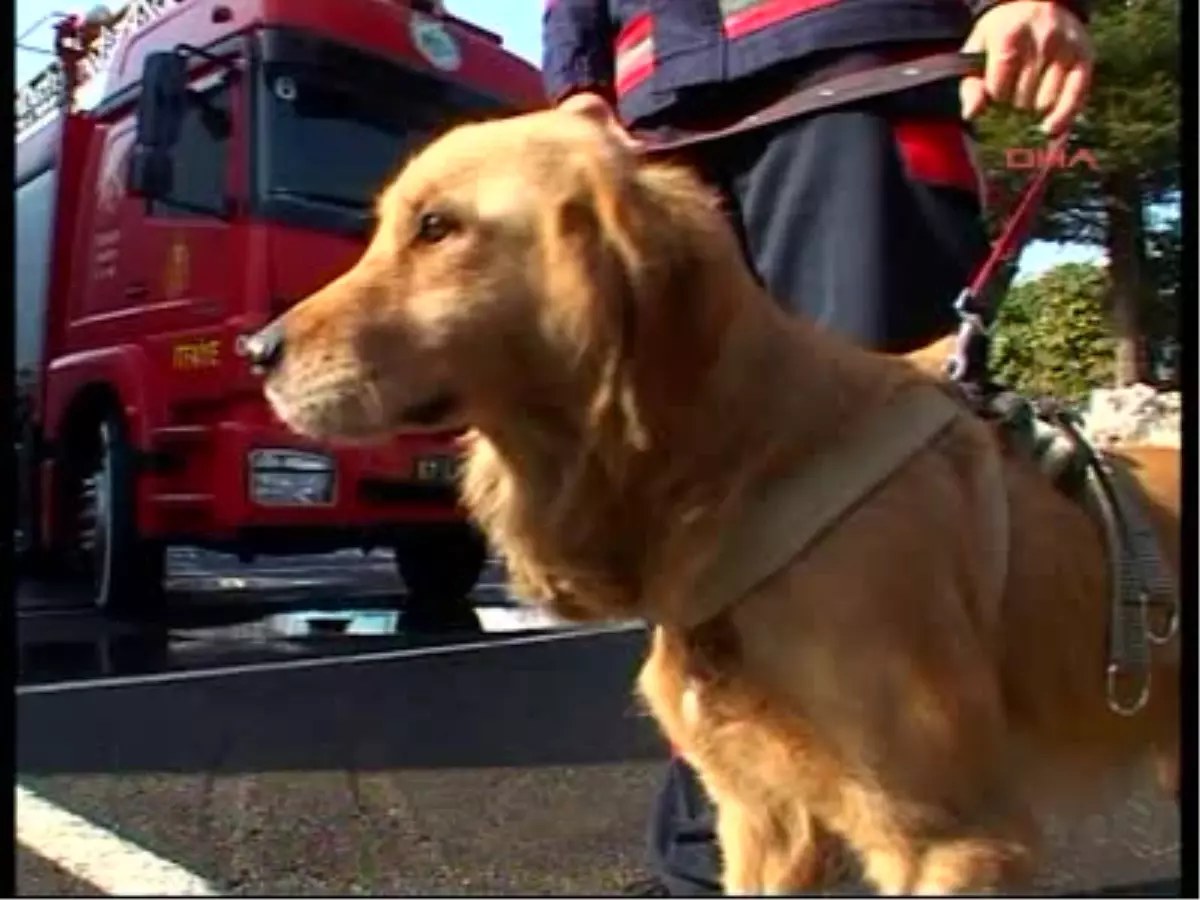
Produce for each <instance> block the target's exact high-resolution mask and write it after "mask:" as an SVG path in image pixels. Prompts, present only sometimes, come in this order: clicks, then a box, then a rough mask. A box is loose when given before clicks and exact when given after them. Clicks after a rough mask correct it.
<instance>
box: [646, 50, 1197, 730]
mask: <svg viewBox="0 0 1200 900" xmlns="http://www.w3.org/2000/svg"><path fill="white" fill-rule="evenodd" d="M981 64H982V60H981V59H980V58H979V57H977V56H967V55H959V54H941V55H936V56H931V57H929V58H927V59H924V60H918V61H913V62H909V63H904V64H901V65H895V66H885V67H881V68H879V69H874V70H871V71H870V72H866V73H854V74H852V75H848V76H842V77H841V78H839V79H833V80H831V81H829V82H825V83H823V84H821V85H818V86H816V87H814V88H809V89H807V90H802V91H799V92H797V93H794V94H791V95H789V96H787V97H785V98H783V99H782V100H781V101H779V102H777V103H776V104H774V105H773V106H771V107H768V108H767V109H764V110H760V111H759V112H758V113H756V114H755V115H753V116H751V117H750V118H749V119H747V120H744V121H741V122H737V123H734V124H733V125H732V126H730V127H729V128H728V129H727V131H728V132H729V133H736V132H739V131H744V130H748V129H750V128H754V127H762V126H763V125H765V124H770V123H773V122H776V121H782V120H785V119H787V118H790V117H793V116H796V115H802V114H808V113H810V112H813V111H816V110H819V109H823V108H825V107H826V105H836V104H838V103H839V102H846V101H847V99H849V98H854V99H857V98H859V97H862V96H869V95H871V94H872V93H873V92H876V91H877V90H878V85H879V84H880V83H881V82H892V81H894V80H896V79H897V78H901V79H910V80H911V81H913V82H919V83H928V82H929V81H933V80H937V79H939V78H946V77H952V76H956V75H957V76H961V75H964V74H967V73H968V72H971V71H978V69H979V68H980V66H981ZM710 137H712V135H704V136H703V138H710ZM1068 138H1069V135H1068V134H1065V133H1064V134H1063V135H1060V136H1059V137H1057V138H1055V140H1054V143H1053V145H1052V152H1049V153H1047V154H1046V161H1045V162H1043V164H1042V165H1041V167H1040V169H1039V171H1038V172H1036V173H1035V175H1034V177H1033V178H1032V179H1031V180H1030V182H1029V184H1028V185H1027V186H1026V188H1025V190H1024V192H1023V194H1022V196H1021V198H1020V199H1019V200H1018V202H1017V205H1016V207H1015V209H1014V211H1013V213H1012V215H1011V216H1010V217H1009V220H1008V222H1007V223H1006V225H1005V228H1004V229H1003V231H1002V232H1001V234H1000V237H999V238H998V239H997V241H996V243H995V244H994V245H993V247H992V249H991V252H990V253H989V255H988V257H987V259H986V260H985V261H984V263H983V265H982V266H981V267H980V268H979V270H978V272H977V273H976V274H975V277H974V278H972V280H971V283H970V284H969V285H968V286H967V287H966V288H965V289H964V290H963V291H962V293H961V294H960V295H959V296H958V298H957V299H956V300H955V303H954V308H955V311H956V312H957V313H958V315H959V319H960V321H961V327H960V329H959V333H958V338H957V342H956V348H955V352H954V354H953V356H952V357H951V359H949V360H948V361H947V365H946V374H947V375H948V376H949V382H948V383H947V384H944V385H941V386H939V385H935V384H922V385H919V386H917V387H913V388H909V389H907V390H904V391H902V392H901V393H900V394H898V395H897V396H896V397H894V398H892V399H891V401H890V402H888V403H887V404H885V405H884V406H883V407H881V408H880V409H878V410H877V411H874V412H873V413H872V414H871V415H869V416H867V417H865V418H864V419H863V420H862V421H860V422H859V423H858V425H857V426H856V429H855V431H854V432H853V433H852V434H851V435H850V436H849V437H848V438H847V439H846V440H845V441H839V442H838V444H837V446H836V447H834V448H832V449H830V450H829V451H827V452H826V453H825V454H823V455H821V456H820V457H819V458H818V459H816V460H815V461H813V462H809V463H806V464H805V465H804V467H803V468H801V469H800V470H798V471H796V472H794V473H792V474H791V475H789V476H787V477H786V478H784V479H783V480H781V481H777V482H774V483H772V484H770V485H768V486H767V489H766V491H765V492H764V493H762V494H761V495H760V496H758V497H757V498H756V499H755V500H754V501H753V502H752V503H751V504H750V505H749V506H748V508H747V509H746V510H745V511H744V512H743V513H742V515H741V517H740V518H739V520H738V521H737V522H735V523H734V524H733V525H732V526H731V527H730V528H729V530H728V532H727V535H726V538H725V540H724V541H723V542H722V543H721V544H720V545H719V547H718V549H717V552H716V555H715V557H714V558H713V559H712V560H711V562H710V564H709V565H708V567H707V569H706V570H705V571H704V572H703V574H702V577H701V578H700V579H698V581H697V585H696V587H695V588H694V589H693V593H692V597H691V599H690V602H689V615H688V616H687V617H686V618H685V619H684V620H681V621H675V622H674V623H673V624H675V625H678V626H682V627H685V628H691V627H695V626H697V625H699V624H701V623H703V622H705V621H708V620H710V619H712V618H713V617H714V616H716V615H718V614H719V613H720V612H721V610H723V609H725V608H727V607H728V606H729V605H731V604H732V603H735V602H737V600H739V599H740V598H741V597H743V596H745V595H746V594H747V593H748V592H750V591H751V590H753V589H754V588H755V587H756V586H757V585H758V584H761V583H762V582H763V581H764V580H765V579H767V578H768V577H770V576H771V575H774V574H775V573H776V572H778V571H779V570H780V569H782V568H783V567H784V566H785V565H786V564H787V563H788V562H790V561H791V560H793V559H795V558H796V557H797V556H798V555H800V554H802V553H803V552H805V551H806V550H807V549H809V548H811V547H812V546H813V544H814V543H816V542H817V541H819V540H820V538H821V537H822V536H823V535H824V534H825V533H827V532H828V531H829V529H831V528H832V527H834V526H835V525H836V524H837V523H838V522H839V521H840V520H841V519H842V518H843V517H844V516H845V515H847V514H848V513H849V512H851V511H852V510H853V509H854V508H856V507H857V506H858V505H859V504H860V503H862V502H863V501H864V500H866V499H868V498H869V497H870V496H871V495H872V494H873V493H874V492H875V491H876V490H877V489H878V488H879V487H880V486H882V485H883V484H884V483H886V481H887V480H888V478H890V477H891V476H892V475H894V474H895V473H896V472H897V471H898V470H900V469H901V468H902V467H903V466H904V465H905V463H907V462H908V461H909V460H910V459H911V458H912V457H913V456H914V455H915V454H916V453H918V452H919V451H920V450H922V449H923V448H925V447H927V446H929V445H930V444H931V443H932V442H934V441H935V440H936V439H937V438H938V436H939V435H941V434H942V433H943V432H944V431H945V430H946V429H947V428H948V427H949V426H950V425H951V423H952V422H953V421H954V420H955V418H956V417H957V416H959V415H962V414H964V413H970V414H974V415H977V416H979V417H982V418H983V419H984V420H987V421H990V422H992V423H993V424H994V425H995V426H996V428H997V433H998V436H999V438H1000V440H1001V444H1002V445H1003V446H1004V447H1006V448H1007V449H1009V450H1012V451H1015V452H1017V453H1023V454H1025V455H1026V456H1028V457H1029V458H1031V459H1033V460H1034V461H1035V462H1036V463H1037V465H1038V467H1039V468H1040V469H1041V471H1042V472H1043V474H1045V475H1046V477H1047V478H1048V479H1050V481H1051V482H1052V483H1053V484H1054V485H1055V486H1056V487H1057V488H1058V489H1059V490H1061V491H1063V492H1064V493H1065V494H1066V495H1067V496H1069V497H1071V498H1072V499H1073V500H1075V501H1076V502H1078V503H1080V504H1081V505H1082V506H1084V508H1085V509H1087V510H1088V512H1089V513H1090V514H1092V516H1093V517H1094V518H1095V519H1096V520H1097V521H1098V522H1099V523H1100V525H1101V528H1102V531H1103V534H1104V540H1105V545H1106V551H1107V556H1108V559H1109V562H1110V569H1111V571H1110V578H1109V581H1110V584H1111V599H1110V617H1109V635H1108V663H1107V667H1106V671H1105V679H1106V689H1107V697H1108V704H1109V707H1110V709H1111V710H1112V711H1113V712H1114V713H1116V714H1118V715H1123V716H1132V715H1134V714H1136V713H1137V712H1139V711H1140V710H1141V709H1142V708H1143V707H1144V706H1145V705H1146V703H1147V702H1148V700H1149V696H1150V687H1151V684H1150V680H1151V676H1150V673H1151V654H1152V649H1151V645H1163V644H1167V643H1169V642H1170V641H1171V640H1172V639H1173V638H1174V637H1175V635H1176V634H1177V633H1178V630H1179V590H1178V585H1177V584H1176V580H1175V577H1174V575H1173V572H1172V568H1171V566H1170V565H1169V564H1168V563H1167V561H1166V559H1165V558H1164V557H1163V553H1162V548H1161V546H1160V545H1159V541H1158V539H1157V537H1156V536H1155V534H1154V531H1153V528H1152V527H1151V525H1150V523H1149V519H1148V516H1147V513H1146V510H1145V508H1144V503H1143V500H1142V497H1141V492H1140V490H1139V488H1138V486H1137V484H1136V482H1135V481H1134V479H1133V478H1132V477H1131V476H1130V475H1129V474H1128V473H1127V472H1126V471H1125V469H1124V468H1123V466H1122V465H1121V464H1120V463H1119V462H1117V461H1116V460H1115V457H1112V456H1109V455H1107V454H1105V453H1104V452H1103V451H1100V450H1098V449H1097V448H1096V447H1094V446H1093V445H1092V444H1091V443H1090V442H1089V441H1088V440H1087V439H1086V438H1085V437H1084V435H1083V434H1082V432H1081V431H1080V428H1079V421H1078V419H1077V418H1076V417H1075V416H1074V414H1072V413H1071V412H1070V411H1068V410H1067V409H1066V408H1064V407H1062V406H1061V405H1060V404H1056V403H1053V402H1051V401H1045V400H1039V401H1034V400H1031V399H1029V398H1026V397H1023V396H1021V395H1019V394H1017V393H1015V392H1013V391H1011V390H1008V389H1005V388H1003V387H1002V386H999V385H996V384H994V383H993V382H991V381H990V380H989V379H988V377H987V357H988V338H989V334H990V331H991V323H992V319H993V314H994V308H995V305H996V304H995V298H994V297H992V296H991V289H992V287H993V284H994V282H995V276H996V274H997V273H998V272H999V271H1000V270H1001V268H1002V267H1003V266H1004V265H1005V264H1006V263H1009V262H1011V261H1013V260H1015V258H1016V256H1017V254H1018V253H1019V252H1020V250H1021V248H1022V246H1023V244H1024V242H1025V238H1026V237H1027V235H1028V232H1029V230H1030V228H1031V225H1032V222H1033V218H1034V213H1035V212H1036V209H1037V205H1038V203H1039V202H1040V200H1041V198H1042V196H1043V194H1044V193H1045V189H1046V186H1047V184H1048V181H1049V177H1050V173H1051V171H1052V169H1053V166H1054V164H1053V160H1054V159H1057V158H1059V156H1060V155H1061V154H1058V153H1055V152H1053V151H1054V150H1065V149H1066V144H1067V141H1068ZM698 139H701V136H697V135H690V134H686V133H683V134H676V135H672V136H670V137H669V138H667V139H666V140H662V139H661V138H660V140H659V141H658V142H656V143H654V144H652V145H651V146H650V147H649V148H648V152H649V153H651V154H653V153H661V152H673V151H675V150H678V149H680V148H682V147H685V146H687V145H688V144H690V143H693V142H694V141H696V140H698ZM994 462H995V463H996V468H995V479H996V482H997V485H998V487H997V490H996V491H994V492H993V497H992V502H991V506H992V507H993V509H991V510H990V515H989V521H990V527H991V533H992V535H993V537H994V539H995V546H993V547H991V548H990V550H991V552H992V559H993V562H994V566H995V570H996V575H997V577H996V581H995V583H996V584H997V588H998V590H1000V591H1002V590H1003V583H1004V581H1005V579H1006V577H1007V566H1008V551H1009V531H1008V506H1007V498H1006V497H1005V496H1004V492H1003V490H1002V481H1001V479H1002V471H1001V468H1000V466H999V452H998V453H997V454H996V460H994ZM1154 609H1165V624H1162V625H1161V627H1159V628H1155V627H1154V624H1153V623H1152V614H1151V611H1152V610H1154ZM1160 619H1161V617H1160ZM1130 684H1133V685H1135V687H1133V688H1130V687H1129V685H1130Z"/></svg>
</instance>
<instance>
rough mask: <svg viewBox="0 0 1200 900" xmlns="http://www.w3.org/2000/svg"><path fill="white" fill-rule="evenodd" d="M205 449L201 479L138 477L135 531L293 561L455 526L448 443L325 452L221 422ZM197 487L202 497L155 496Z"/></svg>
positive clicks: (267, 431) (265, 426) (452, 455)
mask: <svg viewBox="0 0 1200 900" xmlns="http://www.w3.org/2000/svg"><path fill="white" fill-rule="evenodd" d="M205 451H206V452H204V453H203V454H202V455H203V457H207V459H205V460H204V462H205V463H206V465H203V469H205V470H207V471H206V473H205V475H206V477H200V478H196V477H194V476H189V477H188V478H187V479H186V480H184V479H179V478H172V477H171V476H169V475H166V476H162V477H159V478H148V479H143V489H144V490H145V491H146V496H144V498H143V500H144V501H145V503H144V505H143V508H144V509H146V510H147V511H148V512H150V513H151V515H150V516H149V517H148V521H146V522H145V523H144V525H143V530H144V531H146V532H150V533H154V534H155V535H156V536H157V537H159V538H160V539H163V540H167V541H170V542H179V543H194V544H201V545H209V546H214V547H221V548H225V549H231V550H233V551H234V552H250V553H258V552H261V553H302V552H320V551H324V550H332V549H337V548H340V547H360V546H372V545H377V544H387V543H389V542H390V541H391V540H392V539H393V538H394V536H395V535H396V534H397V533H398V532H399V531H401V530H403V529H406V528H412V527H428V526H430V525H435V524H436V523H446V524H447V525H450V524H453V523H459V522H461V521H463V519H464V514H463V511H462V509H461V507H460V506H459V505H458V502H457V491H456V488H455V478H456V460H457V457H458V450H457V447H456V446H455V443H454V440H453V438H450V437H442V436H429V437H415V438H405V439H404V440H402V441H396V442H393V443H390V444H387V445H383V446H379V447H363V448H340V447H339V448H336V449H335V448H331V447H329V446H324V445H319V444H314V443H312V442H308V441H305V440H304V439H302V438H299V437H297V436H296V435H295V434H293V433H291V432H289V431H287V430H286V429H284V428H283V427H282V426H276V425H274V423H245V422H228V421H227V422H224V423H221V424H220V425H218V426H216V428H215V431H214V432H213V433H212V440H211V443H209V445H208V447H206V448H205ZM192 462H193V463H197V464H198V463H200V462H201V459H199V458H195V457H193V458H192ZM322 466H325V467H326V469H327V471H324V472H322V471H319V470H320V469H321V467H322ZM197 474H198V473H197ZM200 483H204V484H206V486H207V490H206V491H204V492H202V493H189V492H184V491H180V490H175V491H172V490H170V489H164V488H165V487H166V485H167V484H172V485H173V486H174V487H175V488H179V487H180V486H182V485H187V486H189V487H190V485H191V484H200ZM326 483H327V484H328V489H327V490H326V489H324V488H323V487H322V485H324V484H326ZM297 484H299V485H301V489H300V490H295V487H296V485H297Z"/></svg>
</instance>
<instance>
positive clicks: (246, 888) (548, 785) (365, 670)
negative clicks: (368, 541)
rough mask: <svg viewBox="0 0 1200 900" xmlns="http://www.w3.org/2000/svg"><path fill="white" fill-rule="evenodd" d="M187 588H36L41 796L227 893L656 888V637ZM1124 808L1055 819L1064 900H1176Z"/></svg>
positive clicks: (198, 568)
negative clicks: (81, 591)
mask: <svg viewBox="0 0 1200 900" xmlns="http://www.w3.org/2000/svg"><path fill="white" fill-rule="evenodd" d="M172 576H173V579H174V580H173V583H172V587H173V593H174V601H175V602H174V603H173V609H172V612H171V614H170V615H169V616H168V618H167V621H166V623H165V624H164V626H163V627H160V628H154V629H148V628H144V627H141V628H139V627H135V626H132V625H124V626H115V625H109V624H105V623H103V622H101V621H100V620H99V619H98V618H97V617H95V616H94V615H91V614H90V613H89V612H87V611H85V610H81V609H79V608H78V607H77V606H73V605H72V601H71V598H70V597H67V596H63V595H60V594H56V593H55V592H53V591H49V590H47V589H45V588H44V587H43V586H38V585H26V586H24V588H23V589H22V591H21V594H20V597H19V612H18V620H17V627H18V645H19V646H18V649H19V654H18V656H19V662H20V665H19V669H20V682H21V683H20V686H19V687H18V695H17V731H16V734H17V771H18V782H19V784H20V785H21V787H22V789H25V790H28V791H32V792H34V793H35V794H36V796H37V797H39V798H41V799H42V800H45V801H49V803H50V804H53V808H56V809H61V810H66V811H69V812H70V813H74V814H76V815H78V816H82V817H83V818H84V819H86V820H87V821H88V822H89V823H91V824H92V825H93V826H98V827H97V828H96V829H95V830H96V831H100V830H101V829H102V830H103V831H100V833H102V834H115V835H118V836H119V839H120V840H122V841H123V842H125V843H126V844H132V845H135V846H136V847H138V848H141V850H143V851H149V853H152V854H154V856H155V857H157V858H159V859H162V860H168V861H170V862H171V863H174V864H175V865H176V866H179V867H182V868H183V869H184V870H187V872H189V873H192V874H194V875H195V876H197V877H198V878H199V879H203V881H204V882H205V883H207V884H208V885H211V887H212V890H213V892H216V893H221V894H230V895H259V896H262V895H283V894H287V895H291V896H303V895H323V896H329V895H339V894H383V895H392V896H397V895H412V894H460V895H461V894H497V893H502V894H524V895H530V894H581V893H582V894H595V893H614V892H616V891H617V890H618V889H619V888H620V886H621V885H622V884H624V883H626V882H628V881H629V880H631V879H633V878H635V877H637V876H639V875H641V874H642V872H641V862H642V854H643V835H644V833H645V822H646V817H647V814H648V810H649V805H650V803H651V802H652V799H653V794H654V789H655V786H656V785H657V783H658V780H659V778H660V776H661V771H662V762H663V760H664V758H665V753H664V747H663V745H662V743H661V741H660V740H659V738H658V736H657V734H656V732H655V729H654V727H653V726H652V724H651V723H650V722H649V721H648V720H647V719H645V718H644V717H643V716H641V715H640V714H639V712H638V710H637V709H636V707H635V705H634V703H633V701H632V698H631V692H630V688H631V683H632V679H633V675H634V672H635V670H636V667H637V663H638V659H639V657H640V655H641V653H642V652H643V647H644V640H645V638H644V634H643V633H642V632H641V631H640V630H638V629H626V630H619V631H606V632H580V631H577V630H565V631H564V630H559V629H549V630H547V628H546V626H545V624H544V623H543V624H542V625H541V626H540V627H538V628H537V629H534V628H531V627H529V625H530V623H527V622H523V621H517V622H515V623H514V622H513V621H506V622H505V621H501V619H502V616H501V614H502V613H505V615H507V616H508V618H509V619H511V614H510V613H506V612H505V608H506V607H507V606H508V605H509V601H508V598H507V597H506V595H505V593H504V590H503V585H502V575H501V574H500V573H498V572H496V573H492V575H491V577H490V578H489V579H488V580H489V581H490V582H491V583H490V584H489V585H487V586H485V587H484V589H483V590H481V591H480V593H479V598H478V599H479V606H478V610H479V612H480V614H481V617H482V621H483V622H484V624H485V626H487V628H488V629H489V630H485V631H483V632H481V633H470V634H468V633H451V634H430V633H413V632H410V631H408V630H406V629H405V627H404V623H403V619H402V617H397V616H396V615H395V614H394V613H393V612H391V610H390V608H391V607H393V606H394V605H395V595H396V586H395V580H394V575H393V572H392V569H391V566H390V562H389V561H388V560H386V559H381V558H374V559H373V560H368V561H367V562H366V564H363V563H362V562H361V561H359V560H354V559H350V558H337V559H331V558H328V557H326V558H314V559H310V560H281V561H275V562H272V563H268V564H266V565H263V566H256V567H254V568H253V569H252V570H246V569H244V568H243V567H240V566H237V564H235V563H228V562H224V561H221V560H216V559H214V558H209V557H206V556H204V555H202V554H201V555H193V556H183V557H176V559H175V560H174V562H173V572H172ZM314 623H316V624H315V627H314ZM514 628H515V629H516V630H515V631H514V630H512V629H514ZM495 629H503V630H499V631H498V630H495ZM1111 806H1112V812H1111V813H1110V814H1109V815H1107V816H1094V817H1091V818H1088V819H1087V820H1085V821H1083V822H1073V823H1070V824H1069V825H1068V824H1067V823H1065V822H1063V821H1059V820H1055V819H1051V820H1048V822H1047V830H1048V834H1049V838H1050V842H1051V846H1052V850H1053V852H1052V860H1051V864H1050V865H1049V866H1048V867H1047V871H1046V872H1045V873H1044V876H1043V878H1042V886H1043V887H1044V888H1045V889H1047V890H1058V891H1090V890H1092V889H1095V888H1097V887H1099V886H1101V885H1106V884H1119V883H1125V884H1128V883H1133V882H1145V881H1149V880H1158V882H1159V883H1158V884H1157V885H1155V887H1156V888H1157V891H1156V893H1157V894H1159V895H1168V896H1169V895H1172V894H1175V895H1177V893H1178V890H1179V883H1178V881H1177V879H1178V872H1179V825H1178V821H1177V817H1176V816H1175V814H1174V810H1173V808H1172V807H1171V806H1169V805H1167V804H1164V803H1162V802H1160V801H1158V800H1157V799H1155V798H1154V797H1152V795H1151V794H1150V793H1149V792H1148V790H1147V789H1146V788H1145V786H1144V785H1135V786H1133V788H1132V789H1131V790H1129V791H1125V792H1123V793H1121V794H1120V795H1119V796H1115V797H1114V800H1113V803H1112V804H1111ZM19 815H20V814H19ZM19 825H20V823H19ZM72 840H73V841H75V842H76V843H78V841H79V840H80V839H79V838H78V836H77V837H75V838H70V839H68V838H63V839H62V840H61V841H59V842H58V843H54V841H51V842H50V844H49V845H40V846H39V848H37V849H36V850H31V849H30V848H28V847H20V848H19V851H18V854H17V869H16V876H17V891H18V893H19V894H20V895H23V896H32V895H43V896H47V895H50V896H64V895H75V896H81V895H85V894H90V895H94V894H95V892H96V889H95V888H94V887H93V886H91V885H90V884H88V883H86V882H84V881H81V880H80V879H79V878H78V877H76V876H74V875H72V874H71V873H70V872H69V871H67V868H69V867H67V866H62V865H55V864H54V863H53V862H51V861H49V860H50V859H51V858H53V857H54V856H55V854H56V853H59V852H62V853H67V851H68V850H70V851H71V852H75V853H78V852H79V851H78V850H77V849H72V848H73V847H74V844H72V843H71V841H72ZM47 846H48V848H49V849H47ZM64 848H66V849H64ZM68 855H69V854H68ZM112 858H113V859H115V858H116V857H112ZM115 865H116V864H115V863H113V864H109V863H106V866H108V868H107V869H105V871H106V872H107V871H109V870H112V871H116V869H115V868H114V866H115ZM1192 865H1193V866H1194V863H1192ZM147 877H148V876H147ZM1193 877H1194V876H1193ZM1172 878H1174V879H1176V880H1175V881H1174V882H1172V881H1170V879H1172ZM1162 879H1168V881H1166V882H1162ZM1170 888H1174V889H1175V890H1174V891H1171V890H1170ZM1138 893H1140V894H1141V895H1143V896H1145V895H1147V893H1143V892H1141V891H1139V892H1138Z"/></svg>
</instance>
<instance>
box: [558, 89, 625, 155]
mask: <svg viewBox="0 0 1200 900" xmlns="http://www.w3.org/2000/svg"><path fill="white" fill-rule="evenodd" d="M558 108H559V109H560V110H562V111H563V112H569V113H571V114H573V115H577V116H584V117H585V118H588V119H591V120H592V121H593V122H595V123H596V124H597V125H599V126H600V127H602V128H604V129H605V130H606V131H608V132H609V133H610V134H611V135H612V137H613V138H614V139H615V140H616V141H617V142H618V143H619V144H621V145H622V146H623V147H627V148H628V149H630V150H639V149H641V147H642V142H641V141H639V140H638V139H637V138H636V137H634V136H633V135H632V134H630V133H629V131H628V130H627V129H626V128H625V126H623V125H622V124H621V122H620V120H619V119H618V118H617V114H616V112H615V111H614V110H613V108H612V104H610V103H609V102H608V100H607V99H606V98H604V97H603V96H601V95H600V94H597V93H595V92H594V91H579V92H578V93H575V94H571V95H570V96H569V97H567V98H566V99H565V100H563V101H562V102H561V103H559V104H558Z"/></svg>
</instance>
